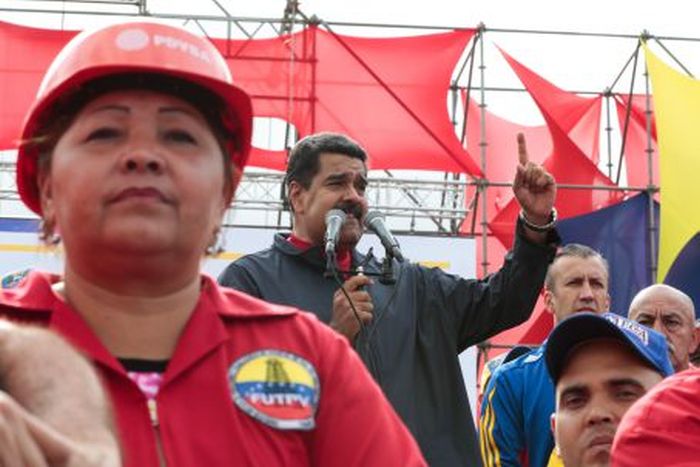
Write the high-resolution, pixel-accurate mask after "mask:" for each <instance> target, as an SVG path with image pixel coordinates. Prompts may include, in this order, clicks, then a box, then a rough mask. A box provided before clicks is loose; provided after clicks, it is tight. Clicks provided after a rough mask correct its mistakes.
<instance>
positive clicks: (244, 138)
mask: <svg viewBox="0 0 700 467" xmlns="http://www.w3.org/2000/svg"><path fill="white" fill-rule="evenodd" d="M131 72H133V73H153V74H161V75H166V76H171V77H175V78H179V79H182V80H185V81H188V82H190V83H194V84H197V85H199V86H202V87H203V88H205V89H207V90H209V91H210V92H212V93H214V94H215V95H217V96H218V97H219V98H221V99H222V100H223V101H224V104H225V107H226V111H227V112H228V114H227V115H226V116H222V119H223V123H224V126H225V128H226V129H227V130H231V131H235V134H236V142H237V147H236V148H233V147H231V148H230V150H229V152H230V155H231V160H232V162H233V163H235V164H236V166H238V167H239V168H240V169H241V170H242V169H243V168H244V167H245V164H246V162H247V159H248V154H249V153H250V140H251V134H252V127H253V111H252V107H251V102H250V97H249V96H248V94H247V93H246V92H245V91H243V90H242V89H240V88H238V87H236V86H234V85H233V80H232V78H231V71H230V70H229V68H228V66H227V64H226V61H225V60H224V58H223V57H222V56H221V54H220V53H219V51H218V50H217V49H216V47H214V45H213V44H212V43H211V42H210V41H209V40H207V39H206V38H204V37H201V36H197V35H195V34H192V33H190V32H189V31H187V30H185V29H182V28H180V27H176V26H170V25H166V24H161V23H153V22H127V23H120V24H115V25H111V26H107V27H103V28H101V29H98V30H95V31H90V32H87V31H84V32H82V33H80V34H78V35H77V36H75V37H74V38H73V40H71V41H70V42H69V43H68V44H67V45H66V46H65V47H64V48H63V50H62V51H61V52H60V53H59V54H58V56H56V58H55V59H54V61H53V63H52V64H51V66H50V67H49V69H48V71H47V72H46V75H45V76H44V80H43V81H42V83H41V86H40V87H39V91H38V93H37V97H36V100H35V102H34V104H33V106H32V108H31V109H30V110H29V113H28V114H27V117H26V119H25V121H24V128H23V131H22V140H21V141H22V144H21V145H20V148H19V150H18V154H17V190H18V192H19V195H20V198H21V199H22V201H23V202H24V204H26V205H27V207H29V209H31V210H32V211H34V212H36V213H37V214H41V203H40V201H39V187H38V184H37V174H38V173H37V157H38V153H37V149H36V147H35V146H34V145H32V144H31V141H32V139H33V138H34V137H36V136H37V135H36V132H37V131H39V130H40V129H41V128H40V127H39V126H40V122H42V118H43V117H44V116H45V115H44V114H46V113H47V112H50V111H51V107H52V106H53V105H54V104H55V103H56V101H57V99H59V98H60V97H61V96H62V95H63V94H64V93H66V92H67V91H70V90H72V89H75V88H76V87H78V86H80V85H82V84H85V83H87V82H89V81H92V80H95V79H97V78H102V77H106V76H110V75H115V74H123V73H131ZM28 142H29V143H30V144H27V143H28Z"/></svg>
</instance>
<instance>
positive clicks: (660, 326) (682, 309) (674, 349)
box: [628, 284, 698, 372]
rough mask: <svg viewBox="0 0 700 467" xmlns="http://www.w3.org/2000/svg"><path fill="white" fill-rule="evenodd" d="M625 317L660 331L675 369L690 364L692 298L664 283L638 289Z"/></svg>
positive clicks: (693, 337) (693, 342)
mask: <svg viewBox="0 0 700 467" xmlns="http://www.w3.org/2000/svg"><path fill="white" fill-rule="evenodd" d="M628 317H629V318H630V319H631V320H634V321H637V322H638V323H640V324H643V325H644V326H647V327H650V328H652V329H654V330H656V331H658V332H660V333H662V334H663V335H665V336H666V339H667V340H668V343H669V350H670V352H671V363H673V368H674V369H675V370H676V372H679V371H683V370H687V369H688V368H689V367H690V354H692V353H693V352H694V351H695V349H696V348H697V347H698V335H697V333H696V332H695V306H694V305H693V300H691V298H690V297H689V296H687V295H686V294H685V293H683V292H681V291H680V290H678V289H676V288H674V287H671V286H669V285H666V284H654V285H651V286H649V287H647V288H645V289H642V290H640V291H639V293H637V295H635V297H634V298H633V299H632V303H631V304H630V308H629V313H628Z"/></svg>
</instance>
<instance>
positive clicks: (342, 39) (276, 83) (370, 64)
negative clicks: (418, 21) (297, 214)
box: [214, 27, 480, 175]
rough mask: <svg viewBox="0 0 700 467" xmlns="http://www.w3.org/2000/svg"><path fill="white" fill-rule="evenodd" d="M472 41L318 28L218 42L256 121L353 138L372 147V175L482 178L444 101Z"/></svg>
mask: <svg viewBox="0 0 700 467" xmlns="http://www.w3.org/2000/svg"><path fill="white" fill-rule="evenodd" d="M473 35H474V31H473V30H461V31H454V32H448V33H443V34H433V35H426V36H417V37H403V38H389V39H387V38H359V37H350V36H342V35H338V34H335V33H331V32H328V31H325V30H322V29H318V28H316V27H311V28H308V29H305V30H304V31H302V32H299V33H295V34H293V35H290V36H282V37H278V38H273V39H264V40H247V41H229V42H227V41H224V40H215V41H214V42H215V43H216V44H217V46H218V47H219V49H220V50H222V52H224V53H225V54H226V56H227V60H228V61H229V63H230V66H231V70H232V72H233V74H234V78H235V79H236V81H237V82H238V83H239V84H240V85H241V86H242V87H243V88H245V89H246V90H247V91H248V92H250V93H251V94H252V95H253V96H254V109H255V114H256V115H257V116H270V117H277V118H281V119H283V120H287V121H290V122H291V123H292V124H293V125H294V126H295V127H296V129H297V130H298V131H299V133H300V135H301V136H305V135H308V134H310V133H314V132H317V131H339V132H343V133H346V134H348V135H350V136H351V137H353V138H354V139H356V140H358V141H359V142H360V143H361V144H362V145H363V146H365V148H366V149H367V151H368V153H369V155H370V165H371V167H372V168H373V169H419V170H420V169H425V170H440V171H450V172H466V173H469V174H472V175H479V174H480V170H479V168H478V165H477V164H475V163H474V162H473V161H472V159H471V158H470V157H469V155H468V154H467V152H466V151H465V150H464V149H463V148H462V147H461V145H460V143H459V140H458V139H457V137H456V134H455V130H454V127H453V126H452V124H451V122H450V119H449V115H448V111H447V104H446V101H447V93H448V90H449V85H450V77H451V75H452V73H453V71H454V68H455V66H456V63H457V60H458V59H459V57H460V56H461V54H462V53H463V51H464V48H465V47H466V45H467V43H468V42H469V40H470V39H471V38H472V36H473ZM292 53H293V56H294V60H291V61H290V60H289V56H290V54H292ZM243 62H245V63H243ZM266 166H267V167H271V166H269V165H266ZM282 167H283V165H277V166H274V167H271V168H282Z"/></svg>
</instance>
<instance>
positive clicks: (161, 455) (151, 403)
mask: <svg viewBox="0 0 700 467" xmlns="http://www.w3.org/2000/svg"><path fill="white" fill-rule="evenodd" d="M146 405H147V406H148V416H149V418H150V419H151V426H152V427H153V434H154V435H155V437H156V452H157V453H158V464H159V465H160V466H161V467H166V466H167V463H166V462H165V452H164V451H163V441H162V440H161V437H160V423H159V422H158V403H157V402H156V400H155V399H148V400H147V401H146Z"/></svg>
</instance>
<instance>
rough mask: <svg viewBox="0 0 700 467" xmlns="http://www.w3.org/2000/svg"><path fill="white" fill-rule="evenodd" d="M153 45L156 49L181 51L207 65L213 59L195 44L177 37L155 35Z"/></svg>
mask: <svg viewBox="0 0 700 467" xmlns="http://www.w3.org/2000/svg"><path fill="white" fill-rule="evenodd" d="M153 45H154V46H155V47H168V48H169V49H174V50H179V51H180V52H184V53H187V54H190V55H192V56H193V57H195V58H198V59H200V60H203V61H205V62H207V63H210V62H211V57H209V54H208V53H206V52H205V51H204V50H202V49H201V48H200V47H197V46H196V45H194V44H193V43H191V42H187V41H185V40H182V39H179V38H177V37H172V36H163V35H160V34H154V35H153Z"/></svg>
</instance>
